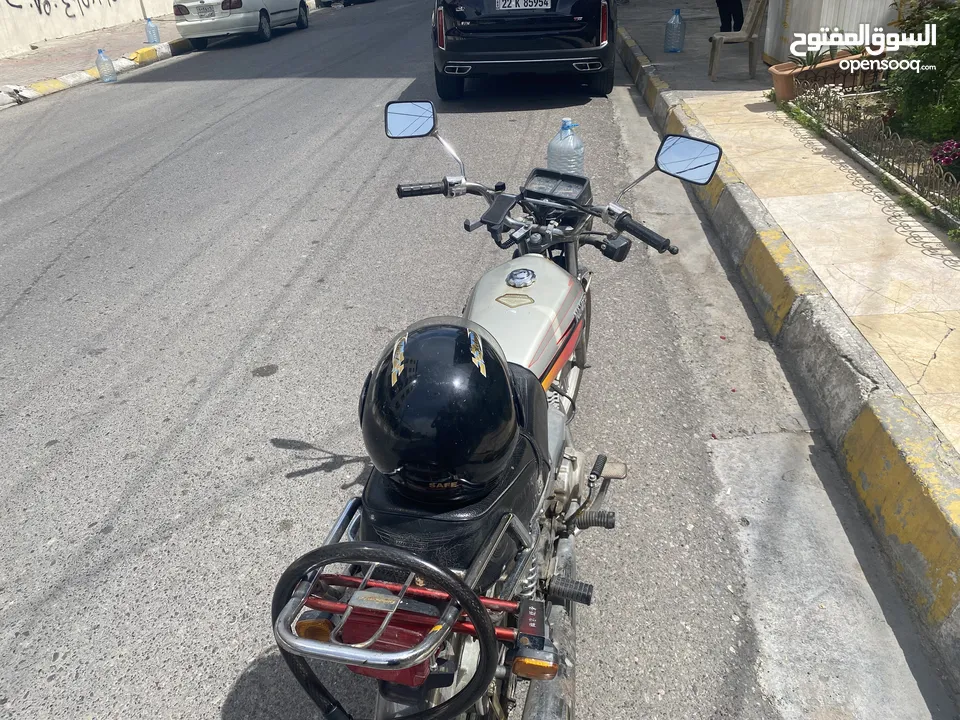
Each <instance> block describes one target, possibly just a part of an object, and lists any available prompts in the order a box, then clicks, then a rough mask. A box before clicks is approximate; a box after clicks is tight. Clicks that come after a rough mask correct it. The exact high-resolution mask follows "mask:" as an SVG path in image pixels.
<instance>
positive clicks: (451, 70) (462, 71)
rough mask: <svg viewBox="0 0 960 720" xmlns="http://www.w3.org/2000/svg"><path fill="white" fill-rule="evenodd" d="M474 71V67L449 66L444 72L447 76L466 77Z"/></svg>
mask: <svg viewBox="0 0 960 720" xmlns="http://www.w3.org/2000/svg"><path fill="white" fill-rule="evenodd" d="M472 69H473V66H472V65H447V66H446V67H445V68H444V69H443V71H444V72H445V73H446V74H447V75H466V74H467V73H469V72H470V71H471V70H472Z"/></svg>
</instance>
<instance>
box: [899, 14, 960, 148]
mask: <svg viewBox="0 0 960 720" xmlns="http://www.w3.org/2000/svg"><path fill="white" fill-rule="evenodd" d="M938 1H939V0H937V2H938ZM921 5H922V3H917V4H916V5H911V6H910V8H908V9H907V12H906V13H905V15H904V20H903V24H902V27H903V29H904V31H906V32H918V31H920V30H921V29H922V26H923V25H924V24H926V23H930V24H936V26H937V44H936V45H925V46H919V47H917V48H915V49H914V50H913V51H912V52H910V53H909V54H906V55H904V56H901V57H900V58H899V59H900V60H907V61H915V62H914V63H913V64H914V66H915V67H914V68H912V69H902V70H899V69H898V70H892V71H891V72H890V91H891V95H892V96H893V99H894V101H895V103H896V108H897V110H896V113H895V114H894V115H893V117H891V119H890V126H891V127H892V128H893V129H894V130H896V131H897V132H900V133H903V134H906V135H911V136H913V137H917V138H920V139H922V140H928V141H931V142H938V141H941V140H947V139H949V138H951V137H957V136H960V4H950V5H947V6H943V7H940V6H937V5H936V3H935V2H934V3H932V4H931V5H930V6H924V9H923V11H922V12H921V11H920V10H917V8H918V7H920V6H921ZM931 8H932V9H931ZM911 13H912V14H911ZM922 67H931V68H935V69H925V70H919V68H922Z"/></svg>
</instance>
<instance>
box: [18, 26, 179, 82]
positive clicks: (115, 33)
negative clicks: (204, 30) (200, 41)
mask: <svg viewBox="0 0 960 720" xmlns="http://www.w3.org/2000/svg"><path fill="white" fill-rule="evenodd" d="M153 21H154V22H155V23H156V24H157V27H158V28H159V30H160V42H170V41H171V40H177V39H178V38H179V37H180V33H178V32H177V27H176V25H175V24H174V17H173V15H172V14H171V15H165V16H163V17H159V18H153ZM146 44H147V31H146V25H145V24H144V23H143V22H135V23H127V24H126V25H117V26H116V27H112V28H104V29H103V30H94V31H92V32H88V33H83V34H82V35H71V36H70V37H65V38H59V39H57V40H48V41H46V42H43V43H40V44H39V47H38V48H37V49H36V50H31V51H30V52H28V53H24V54H23V55H14V56H13V57H8V58H3V59H0V87H3V86H4V85H21V86H26V85H29V84H30V83H34V82H37V81H39V80H48V79H50V78H56V77H60V76H61V75H66V74H67V73H71V72H76V71H79V70H86V69H87V68H90V67H93V66H94V63H96V61H97V50H98V49H101V48H102V49H103V51H104V52H106V53H107V55H108V56H110V57H111V58H113V59H114V60H116V59H117V58H121V57H123V56H124V55H127V54H129V53H132V52H134V51H135V50H138V49H140V48H142V47H144V46H145V45H146Z"/></svg>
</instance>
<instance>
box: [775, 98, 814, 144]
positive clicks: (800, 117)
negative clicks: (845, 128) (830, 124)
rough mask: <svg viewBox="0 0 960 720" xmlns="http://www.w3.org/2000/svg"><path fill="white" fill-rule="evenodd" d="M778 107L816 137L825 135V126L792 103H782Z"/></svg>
mask: <svg viewBox="0 0 960 720" xmlns="http://www.w3.org/2000/svg"><path fill="white" fill-rule="evenodd" d="M777 107H778V108H779V109H780V110H781V111H782V112H784V113H786V114H787V115H789V116H790V117H791V118H792V119H793V120H794V121H795V122H797V123H798V124H800V125H802V126H803V127H805V128H806V129H807V130H809V131H810V132H812V133H813V134H814V135H817V136H818V137H819V136H822V135H823V124H822V123H821V122H820V121H819V120H817V119H816V118H815V117H813V116H812V115H808V114H807V113H805V112H804V111H803V110H801V109H800V108H798V107H796V106H795V105H792V104H791V103H786V102H782V103H780V104H779V105H778V106H777Z"/></svg>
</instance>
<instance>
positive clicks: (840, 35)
mask: <svg viewBox="0 0 960 720" xmlns="http://www.w3.org/2000/svg"><path fill="white" fill-rule="evenodd" d="M793 36H794V37H795V38H796V40H794V41H793V42H792V43H790V52H791V53H793V54H794V55H798V56H799V55H801V54H803V53H804V52H805V50H802V49H801V46H806V50H813V51H814V52H816V51H817V50H822V49H823V48H828V47H839V46H841V45H846V46H848V47H851V46H852V47H857V46H862V47H864V48H865V49H866V52H867V54H869V55H882V54H883V53H884V52H886V51H887V50H889V51H890V52H896V51H897V50H899V49H900V48H902V47H919V46H921V45H934V46H935V45H936V44H937V26H936V25H930V24H927V25H924V26H923V34H922V35H919V36H918V35H917V34H915V33H910V34H909V35H907V34H904V33H893V32H892V33H885V32H884V31H883V28H880V27H875V28H874V29H873V32H871V31H870V24H869V23H862V24H861V25H860V26H859V30H858V32H855V33H852V32H848V33H845V32H842V31H841V30H840V28H834V29H833V32H830V28H828V27H824V28H820V32H814V33H794V34H793Z"/></svg>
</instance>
